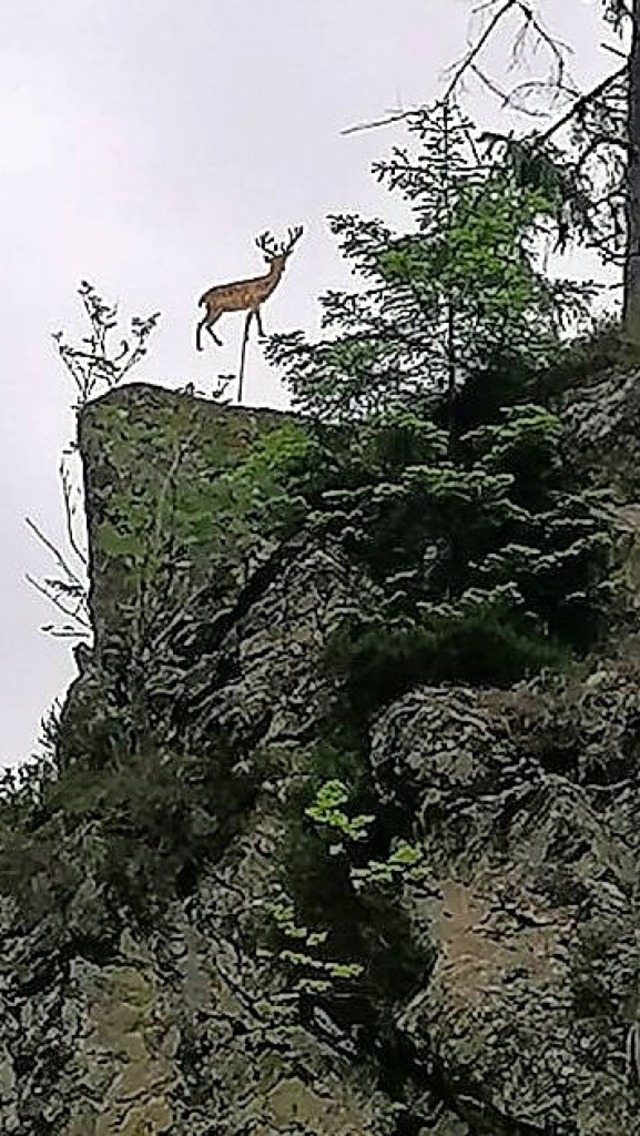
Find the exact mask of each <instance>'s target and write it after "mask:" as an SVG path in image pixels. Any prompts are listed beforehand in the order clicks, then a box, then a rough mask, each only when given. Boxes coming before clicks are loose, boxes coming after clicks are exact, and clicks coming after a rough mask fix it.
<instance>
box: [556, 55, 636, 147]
mask: <svg viewBox="0 0 640 1136" xmlns="http://www.w3.org/2000/svg"><path fill="white" fill-rule="evenodd" d="M627 69H628V64H627V63H625V65H624V67H620V68H618V70H617V71H614V72H613V74H611V75H607V77H606V78H605V79H602V80H601V81H600V82H599V83H596V85H595V87H592V88H591V90H590V91H585V93H584V94H583V95H580V96H579V98H577V99H576V100H575V102H574V103H573V104H572V105H571V106H570V107H569V110H568V111H566V112H565V114H563V115H562V117H561V118H559V119H558V121H557V122H554V123H553V125H552V126H550V127H549V128H548V130H545V131H544V133H543V134H540V135H538V137H537V138H536V141H537V142H546V141H548V139H549V138H551V136H552V134H555V133H556V131H557V130H560V129H561V128H562V127H563V126H566V124H567V123H568V122H570V121H571V119H572V118H573V116H574V115H575V114H579V113H580V111H581V110H583V109H584V108H585V107H587V106H588V105H589V103H591V102H592V101H593V100H594V99H597V98H598V96H599V95H602V94H604V92H605V91H606V90H607V88H608V87H610V86H612V85H613V83H615V82H616V81H617V80H618V79H621V78H622V77H623V75H626V73H627Z"/></svg>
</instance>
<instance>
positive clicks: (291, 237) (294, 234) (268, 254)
mask: <svg viewBox="0 0 640 1136" xmlns="http://www.w3.org/2000/svg"><path fill="white" fill-rule="evenodd" d="M303 232H304V229H303V226H302V225H296V226H295V228H293V229H289V230H288V233H287V236H288V240H287V241H284V242H282V243H281V244H277V243H276V242H275V241H274V239H273V237H272V236H271V234H270V233H269V232H265V233H261V234H260V236H259V237H256V244H257V246H258V248H259V249H260V252H261V253H262V255H263V256H264V259H265V260H266V262H267V264H269V265H273V266H274V267H275V268H279V269H283V268H284V266H285V263H286V260H287V257H288V256H290V254H291V252H292V251H293V247H294V245H295V243H296V241H299V240H300V237H301V236H302V234H303Z"/></svg>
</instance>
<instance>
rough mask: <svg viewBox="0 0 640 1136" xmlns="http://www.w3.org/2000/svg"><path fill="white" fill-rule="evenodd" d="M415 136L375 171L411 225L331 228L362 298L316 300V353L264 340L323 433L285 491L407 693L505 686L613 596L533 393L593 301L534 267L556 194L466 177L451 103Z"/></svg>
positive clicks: (418, 122)
mask: <svg viewBox="0 0 640 1136" xmlns="http://www.w3.org/2000/svg"><path fill="white" fill-rule="evenodd" d="M411 126H412V132H413V134H416V135H417V136H418V146H417V147H414V149H413V150H412V151H410V150H409V149H407V150H399V149H398V150H395V151H394V153H393V155H392V158H391V160H390V161H388V162H382V163H380V164H379V165H377V166H376V167H375V172H376V174H377V176H378V177H380V178H383V179H385V180H386V182H387V184H388V186H389V188H390V189H391V190H392V191H393V190H395V191H400V192H401V193H402V194H403V195H404V197H405V199H406V200H407V201H408V203H409V205H410V207H411V209H412V212H413V215H414V217H415V220H416V224H415V228H414V229H413V231H411V232H409V233H404V234H402V233H401V234H398V233H394V232H393V231H392V230H391V229H390V227H389V226H388V225H386V224H385V223H384V222H383V221H382V220H379V219H375V220H363V219H361V218H358V217H354V216H339V217H333V218H332V219H331V227H332V229H333V231H334V232H335V233H336V234H337V235H338V236H339V238H340V241H341V245H342V249H343V251H344V253H345V255H346V256H347V258H348V259H350V260H351V261H353V263H354V264H355V266H356V268H357V270H359V273H360V276H361V281H362V285H363V286H362V288H361V289H360V290H359V291H355V292H352V293H345V292H330V293H329V294H328V295H326V296H325V297H323V299H322V305H323V309H324V316H323V329H324V330H325V332H326V333H327V334H325V336H324V337H323V338H322V339H321V340H320V341H319V342H317V343H310V342H307V341H306V340H305V339H304V336H303V335H302V333H301V332H293V333H290V334H287V335H279V336H275V337H273V339H272V340H271V341H270V345H269V355H270V358H271V360H272V361H273V362H275V363H277V364H279V365H280V367H283V368H284V377H285V382H286V383H287V385H288V386H289V387H290V389H291V391H292V394H293V400H294V404H295V405H296V406H297V407H298V408H300V409H301V410H302V411H304V412H306V413H307V414H309V415H311V417H312V419H313V420H314V422H315V424H316V425H315V426H314V427H311V431H310V432H311V439H312V440H311V442H310V447H309V449H308V451H307V454H306V457H305V459H304V460H303V461H302V463H301V462H300V461H299V460H297V466H296V471H295V478H294V480H295V482H296V490H297V491H298V493H300V492H301V493H302V498H303V500H304V501H305V505H306V508H307V509H309V510H310V511H311V513H310V516H311V523H312V525H313V526H314V527H315V531H316V534H317V536H318V539H321V540H323V541H324V540H326V539H328V538H330V539H332V540H334V541H337V542H338V543H339V544H341V546H342V548H343V550H344V551H345V553H346V554H347V555H348V556H349V557H351V558H356V559H357V560H359V561H360V563H361V564H362V565H364V566H365V568H366V572H367V578H368V580H369V583H370V590H369V591H368V592H367V596H366V598H365V596H364V594H362V595H361V596H359V597H358V600H357V602H354V605H352V608H351V610H350V612H348V613H345V624H344V628H343V630H344V633H345V635H346V637H347V639H348V640H349V643H350V644H351V647H353V646H354V643H355V642H356V640H357V642H358V643H359V644H360V646H359V647H358V648H357V649H358V650H359V649H360V648H362V649H363V650H364V648H363V647H362V645H363V643H364V642H365V639H366V641H367V643H368V644H369V646H368V647H366V650H365V654H366V653H367V652H368V653H369V655H371V654H372V653H373V654H374V655H375V653H376V651H377V652H378V653H379V652H380V651H382V654H383V655H384V654H385V653H386V655H387V656H388V655H389V651H391V653H392V654H393V656H394V663H393V668H394V669H395V672H396V675H398V674H400V673H401V672H402V671H403V667H404V670H405V671H406V672H407V675H408V677H409V678H411V677H413V678H415V677H416V673H419V674H421V675H422V676H423V677H424V676H425V675H430V676H431V677H433V678H438V677H440V678H443V677H446V678H469V679H471V678H472V679H474V681H483V680H486V681H510V680H511V679H512V678H513V677H515V676H516V675H518V674H521V673H523V672H524V671H526V670H527V669H531V668H532V667H536V666H539V665H542V664H544V663H548V662H551V661H553V658H555V659H556V661H557V660H558V658H559V654H558V652H559V653H560V654H562V644H565V645H567V644H568V645H569V646H570V647H574V648H575V647H578V648H582V647H584V646H585V645H587V643H588V641H589V639H590V638H592V637H593V636H594V635H595V634H596V633H597V632H598V630H599V629H600V614H601V612H602V611H603V610H604V608H605V607H606V604H607V601H608V598H609V595H610V586H609V583H608V573H609V563H610V553H611V536H610V533H609V531H608V528H607V524H606V522H605V521H603V519H602V514H601V511H600V510H599V509H598V507H597V506H598V495H597V494H595V493H594V492H593V491H588V490H586V491H585V490H582V491H579V490H578V489H577V487H575V486H573V485H572V484H571V481H570V478H569V475H568V472H567V470H566V468H565V465H564V463H563V460H562V455H561V438H562V430H561V426H560V423H559V421H558V419H557V418H556V417H555V416H554V415H553V414H552V413H551V412H550V411H549V410H548V409H547V408H546V407H544V406H541V405H539V404H537V403H536V402H535V401H534V397H533V396H534V393H535V383H536V378H537V376H538V375H539V374H540V372H541V371H543V370H544V368H545V366H547V365H548V364H549V362H550V361H551V359H552V357H553V356H554V354H555V353H557V351H558V350H559V347H560V343H561V340H560V334H561V331H562V328H563V326H564V325H566V323H567V321H568V320H570V319H575V318H576V317H577V318H580V317H581V316H586V314H587V313H588V303H589V300H590V298H591V293H590V290H589V288H588V287H587V286H585V285H574V284H571V283H568V282H565V281H555V282H554V281H550V280H548V279H546V278H545V276H544V274H543V273H542V271H541V270H540V269H539V268H538V267H537V266H536V260H535V254H536V241H538V244H539V241H540V239H541V238H542V237H543V236H544V232H545V227H546V225H547V223H548V221H549V218H550V217H551V216H552V215H553V211H554V209H555V207H556V202H555V201H554V200H553V197H552V196H545V194H544V193H542V191H541V190H540V189H539V188H536V189H531V188H528V187H523V186H519V185H518V184H517V183H516V181H515V179H513V178H512V177H511V175H510V173H509V171H505V173H504V175H503V176H500V175H499V174H498V172H497V171H496V170H495V168H494V169H490V170H487V169H483V168H482V166H481V163H480V162H478V161H476V160H474V161H471V162H470V161H469V158H468V153H469V152H471V153H472V154H473V152H474V139H473V134H472V132H471V128H470V125H469V123H468V122H467V121H465V120H464V119H463V118H462V116H459V115H454V114H453V113H452V111H451V108H448V107H446V106H445V107H443V106H439V107H436V108H435V109H434V110H433V111H422V112H420V113H419V114H418V115H417V116H416V118H415V120H414V121H413V122H412V124H411ZM367 636H368V639H367ZM392 636H395V637H396V638H395V640H394V642H393V644H391V638H390V637H392ZM372 637H373V638H372ZM350 649H351V648H350ZM554 652H555V655H554ZM401 656H402V657H403V658H404V662H403V663H402V665H401V664H400V662H399V659H400V657H401ZM407 656H409V658H408V659H407ZM416 668H417V670H416ZM383 669H384V668H383ZM388 679H389V676H388V674H387V675H386V679H385V681H384V683H383V685H384V686H385V688H386V691H387V693H390V692H391V686H390V684H389V681H388ZM371 685H372V684H371V682H370V683H369V686H370V687H371ZM373 685H375V683H374V684H373Z"/></svg>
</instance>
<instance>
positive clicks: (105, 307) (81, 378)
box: [52, 280, 160, 410]
mask: <svg viewBox="0 0 640 1136" xmlns="http://www.w3.org/2000/svg"><path fill="white" fill-rule="evenodd" d="M78 295H79V296H80V299H81V301H82V304H83V306H84V310H85V312H86V315H87V317H88V320H89V323H90V325H91V326H90V331H89V334H88V335H86V336H84V337H83V339H82V340H81V346H80V347H72V346H71V345H70V344H68V343H65V342H64V340H63V333H62V332H61V331H56V332H54V333H53V336H52V338H53V339H54V341H55V343H56V346H57V349H58V354H59V356H60V359H61V361H62V363H63V364H64V366H65V367H66V368H67V370H68V371H69V374H70V375H71V377H72V379H73V381H74V383H75V384H76V388H77V390H78V395H79V402H78V403H77V404H76V406H75V409H76V410H80V409H81V408H82V407H83V406H84V405H85V404H86V403H87V402H88V400H89V399H90V398H92V397H93V395H94V394H95V393H96V391H97V389H98V388H99V386H100V384H101V383H104V385H105V386H106V387H107V388H108V389H109V390H111V389H112V388H113V387H115V386H118V384H119V383H121V382H122V380H123V378H124V377H125V375H127V374H128V373H129V371H131V369H132V368H133V367H135V365H136V364H137V363H139V362H140V360H141V359H142V358H143V356H144V355H145V354H146V352H147V340H148V339H149V336H150V335H151V332H152V331H153V330H154V328H155V326H156V324H157V322H158V320H159V319H160V312H154V314H153V315H151V316H147V317H146V319H140V317H139V316H133V318H132V320H131V330H130V332H129V336H130V339H126V338H122V339H121V340H120V350H119V352H118V353H117V354H114V352H113V351H110V349H109V344H108V343H107V340H109V339H110V338H111V334H112V332H113V331H114V330H115V328H116V327H117V323H118V305H117V304H113V305H109V304H105V302H104V301H103V300H102V298H101V297H100V296H99V295H98V293H97V292H96V290H95V288H94V287H93V285H92V284H89V283H88V281H86V280H83V281H82V282H81V284H80V287H79V288H78ZM130 340H132V341H133V345H131V343H130Z"/></svg>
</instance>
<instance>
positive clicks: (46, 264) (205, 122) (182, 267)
mask: <svg viewBox="0 0 640 1136" xmlns="http://www.w3.org/2000/svg"><path fill="white" fill-rule="evenodd" d="M470 7H471V5H470V3H469V2H468V0H262V2H261V0H183V2H182V3H178V2H177V0H108V2H102V3H97V2H95V0H58V2H57V3H55V4H52V3H50V0H46V2H45V0H0V185H1V186H2V189H1V190H0V202H1V207H0V247H1V248H2V257H1V258H0V295H1V296H2V309H3V317H4V318H3V328H2V335H1V337H0V376H1V381H2V385H3V392H4V397H3V412H2V415H0V542H1V550H2V551H1V555H0V607H1V610H0V627H1V628H2V633H3V634H2V646H1V647H0V675H1V679H2V681H1V682H0V764H12V763H15V762H16V761H18V760H20V759H22V758H25V757H28V756H29V755H30V754H31V753H32V752H33V751H34V747H35V744H36V740H37V736H38V734H39V723H40V720H41V718H42V716H43V715H44V714H45V713H46V711H47V710H48V708H49V706H50V704H51V703H52V701H53V699H54V698H56V697H62V696H63V695H64V691H65V689H66V687H67V685H68V683H69V681H70V679H71V678H72V677H73V674H74V664H73V658H72V655H71V649H70V646H69V644H68V643H67V642H66V641H64V640H57V639H53V638H51V637H50V636H48V635H46V634H44V633H43V632H42V631H41V630H40V627H41V625H42V624H45V623H50V622H52V621H56V612H55V609H54V608H53V607H51V605H50V604H48V603H47V601H46V600H45V599H44V598H42V597H41V596H39V595H38V594H37V593H36V592H34V591H33V590H32V588H31V587H30V586H29V584H28V583H27V582H26V581H25V573H26V572H29V573H30V574H31V575H34V576H36V577H38V578H41V577H42V576H46V575H55V565H54V564H53V563H52V561H51V560H50V558H49V556H48V555H47V553H46V552H45V551H44V549H42V548H41V546H40V545H39V544H38V543H37V541H36V540H35V539H34V537H33V536H32V535H31V534H30V532H29V530H28V529H27V527H26V525H25V523H24V518H25V516H30V517H32V518H33V519H34V520H35V521H36V522H37V523H38V524H39V525H40V526H41V527H42V528H43V529H44V530H45V531H46V533H47V534H48V535H49V536H50V537H51V538H53V539H54V541H56V542H58V543H59V544H60V547H61V548H65V541H64V532H63V516H62V498H61V491H60V485H59V480H58V474H57V470H58V464H59V461H60V455H61V451H62V449H63V447H64V445H65V443H66V442H67V441H68V439H69V437H70V436H71V432H72V418H71V413H70V410H69V406H70V404H71V403H72V402H73V400H74V394H75V392H74V388H73V386H72V383H71V380H70V379H69V378H68V377H67V376H66V374H65V372H64V371H63V369H62V367H61V365H60V363H59V362H58V360H57V357H56V354H55V352H54V350H53V344H52V340H51V338H50V333H51V332H53V331H56V330H60V329H61V330H64V331H65V332H66V333H67V338H68V339H69V340H70V341H72V342H76V341H77V339H78V338H79V337H80V336H81V335H83V334H86V327H85V324H84V322H83V320H82V317H81V315H80V311H81V309H80V303H79V300H78V298H77V296H76V289H77V287H78V285H79V283H80V281H81V280H82V279H83V278H86V279H88V280H89V281H90V282H91V283H93V284H94V285H95V286H96V288H97V289H98V291H99V292H100V294H101V295H102V296H103V297H104V298H105V299H106V300H107V301H115V300H118V301H119V303H120V306H121V312H122V313H123V315H126V316H128V317H130V316H131V315H139V316H145V315H148V314H150V313H151V312H153V311H156V310H158V309H159V310H160V311H161V312H162V319H161V321H160V324H159V327H158V329H157V330H156V332H155V334H154V335H153V337H152V339H151V340H150V350H149V353H148V355H147V357H146V359H145V361H144V362H143V363H142V364H141V366H140V367H139V368H138V369H137V370H135V371H134V372H132V373H131V379H132V380H137V381H141V380H147V381H149V382H153V383H160V384H164V385H166V386H169V387H177V386H182V385H184V384H185V383H186V382H188V381H193V382H194V383H195V385H196V387H197V388H199V389H201V390H203V391H205V392H206V391H208V390H210V389H211V383H212V380H213V379H215V377H216V376H217V375H218V374H219V373H221V372H229V371H233V370H235V368H236V364H237V354H238V347H239V342H240V336H241V332H242V316H236V317H232V316H228V317H225V318H223V320H222V321H221V322H220V324H219V330H220V334H221V337H222V338H223V340H224V342H225V347H224V349H222V350H221V349H215V348H214V347H213V345H212V341H211V340H208V337H205V339H206V340H208V342H207V343H206V348H205V351H204V352H203V353H202V354H201V355H198V354H197V353H196V352H195V350H194V347H193V329H194V324H195V319H196V315H197V308H196V304H195V301H196V300H197V297H198V296H199V295H200V293H201V292H202V291H203V290H204V289H205V288H206V287H209V286H210V285H212V284H214V283H218V282H221V281H223V280H225V279H237V278H238V277H240V276H244V275H253V274H257V273H259V272H262V271H263V270H264V269H263V262H262V259H261V257H260V255H259V254H258V252H257V250H256V249H255V247H254V245H253V238H254V236H255V235H256V234H257V233H259V232H261V231H262V230H264V229H267V228H268V229H271V230H272V231H274V232H275V233H276V235H277V236H281V235H283V234H284V231H285V230H286V228H287V226H289V225H293V224H298V223H301V224H304V226H305V235H304V238H303V239H302V240H301V241H300V242H299V244H298V246H297V248H296V251H295V253H294V255H293V256H292V258H291V260H290V261H289V266H288V269H287V273H286V275H285V278H284V279H283V281H282V283H281V285H280V287H279V289H278V291H277V292H276V293H275V294H274V296H273V297H272V299H271V300H270V301H269V303H268V305H266V306H265V312H264V323H265V330H267V331H269V330H288V329H293V328H298V327H300V328H304V329H306V330H307V332H309V333H310V334H312V335H313V334H314V333H315V331H316V330H317V327H318V314H319V309H318V304H317V297H318V295H319V294H320V293H322V292H323V291H324V290H325V289H327V288H335V287H337V288H339V287H342V286H345V285H346V286H349V281H350V276H349V274H348V272H347V270H346V268H345V266H344V264H343V263H342V262H341V260H340V259H339V256H338V253H337V251H336V249H335V245H334V243H333V240H332V238H331V236H330V234H329V232H328V228H327V225H326V222H325V218H326V216H327V214H329V213H332V212H339V211H345V212H346V211H352V212H360V213H362V214H364V215H367V214H378V215H380V214H382V215H383V216H386V217H387V218H388V219H389V220H391V221H392V222H393V221H394V219H398V218H400V217H401V215H402V214H401V211H400V210H399V208H398V206H397V205H396V206H394V205H393V199H392V198H390V197H389V195H388V194H387V193H386V192H385V191H384V190H383V189H381V188H380V187H379V186H378V185H377V184H376V182H375V181H374V179H373V178H372V177H371V174H370V166H371V163H372V161H374V160H375V159H378V158H381V157H384V156H385V155H386V154H387V153H388V152H389V149H390V147H391V146H392V144H394V143H402V142H403V141H404V139H405V133H404V131H403V129H402V128H401V127H393V128H385V129H379V130H373V131H369V132H365V133H360V134H352V135H347V136H344V135H341V133H340V132H341V130H342V129H343V128H344V127H346V126H349V125H350V124H353V123H356V122H360V121H362V120H369V119H372V118H377V117H379V116H380V115H381V114H384V112H385V111H388V110H390V109H393V108H394V107H397V106H398V105H404V106H413V105H417V104H420V103H425V102H429V101H430V100H432V99H433V98H434V97H435V96H436V95H437V94H438V93H439V92H440V91H441V90H442V88H443V77H442V71H443V68H444V67H446V66H447V65H448V64H449V63H451V62H453V61H454V60H455V59H457V58H459V57H460V56H461V54H462V53H463V52H464V49H465V44H466V36H467V28H468V17H469V12H470ZM537 7H538V10H541V11H542V12H543V13H545V14H546V19H547V24H548V26H549V28H550V29H551V30H553V31H554V32H556V33H557V34H558V35H559V36H560V38H563V39H564V40H565V41H567V42H569V43H571V44H572V46H573V48H574V52H575V55H574V60H573V64H572V67H573V72H574V74H575V76H576V78H577V79H578V80H580V81H582V82H584V84H585V85H586V84H590V83H592V82H595V81H596V80H597V79H598V78H599V77H601V76H603V75H605V74H607V73H609V71H611V70H613V69H615V66H616V61H615V59H614V57H613V56H611V55H608V54H607V53H605V52H604V51H603V50H602V49H601V48H600V47H599V43H600V41H601V40H602V39H604V38H607V39H608V40H609V41H612V36H611V35H610V34H607V35H606V36H605V29H604V25H603V24H602V22H601V20H600V19H599V18H598V14H597V13H598V5H597V4H595V3H590V2H588V0H546V2H544V3H543V2H542V0H539V2H538V5H537ZM502 43H503V47H504V50H503V52H502V56H501V55H500V52H499V51H497V52H496V53H494V55H493V56H492V60H495V63H492V74H493V75H494V76H495V77H497V78H500V77H501V73H500V68H501V67H504V62H505V60H506V58H507V54H508V53H507V48H508V43H509V39H508V35H507V32H506V30H505V31H504V32H503V33H502ZM474 89H475V91H476V92H478V91H479V88H478V87H475V88H474ZM467 106H468V108H469V109H472V110H473V112H474V115H475V116H476V117H477V118H478V120H479V122H480V123H481V125H482V126H483V127H489V128H490V127H492V126H493V127H494V128H498V129H500V128H504V126H505V123H506V122H507V121H508V120H506V119H505V118H504V117H501V116H500V113H499V110H498V107H497V104H496V103H495V101H493V102H491V101H489V100H488V98H487V97H485V96H484V95H480V94H476V95H475V96H473V97H470V100H469V101H468V103H467ZM523 125H525V124H524V123H523ZM587 263H590V262H587V260H586V259H585V258H577V257H574V258H573V259H572V260H571V261H570V262H569V265H568V267H569V271H573V272H574V273H575V274H576V275H579V274H580V273H581V272H582V271H583V270H584V268H585V266H586V265H587ZM245 391H246V397H245V401H246V402H247V403H249V404H253V405H270V406H279V407H282V406H285V405H286V396H285V393H284V392H283V390H282V388H281V386H280V383H279V381H278V377H277V374H275V373H274V372H273V371H271V370H270V369H269V368H268V367H267V366H266V365H265V364H264V362H263V361H262V359H261V356H260V349H259V347H258V346H257V345H255V344H254V345H253V346H252V348H250V352H249V356H248V361H247V373H246V382H245Z"/></svg>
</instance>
